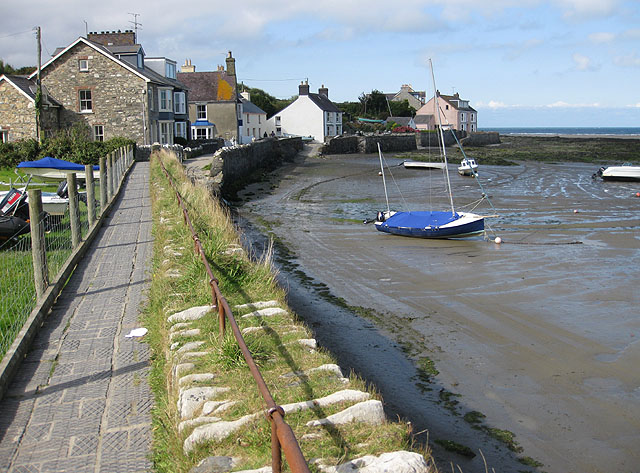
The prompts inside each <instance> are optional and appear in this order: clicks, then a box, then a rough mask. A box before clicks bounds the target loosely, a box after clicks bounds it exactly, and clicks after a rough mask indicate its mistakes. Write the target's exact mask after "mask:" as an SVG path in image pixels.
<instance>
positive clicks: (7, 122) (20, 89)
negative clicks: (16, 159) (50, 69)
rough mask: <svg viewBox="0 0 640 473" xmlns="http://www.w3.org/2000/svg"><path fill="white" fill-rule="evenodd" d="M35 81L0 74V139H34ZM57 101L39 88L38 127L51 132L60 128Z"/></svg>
mask: <svg viewBox="0 0 640 473" xmlns="http://www.w3.org/2000/svg"><path fill="white" fill-rule="evenodd" d="M36 90H37V89H36V82H35V80H29V79H27V78H26V77H23V76H16V75H8V74H7V75H2V76H0V142H2V143H6V142H9V141H17V140H24V139H29V138H33V139H37V137H38V133H37V130H36V110H35V109H36V105H35V104H36ZM60 108H61V107H60V103H58V101H56V100H55V99H54V98H53V97H51V96H50V95H49V93H48V90H47V88H46V87H42V113H41V115H40V129H41V130H42V132H43V133H44V134H45V136H47V135H51V134H52V133H54V132H55V131H56V130H58V128H59V123H60Z"/></svg>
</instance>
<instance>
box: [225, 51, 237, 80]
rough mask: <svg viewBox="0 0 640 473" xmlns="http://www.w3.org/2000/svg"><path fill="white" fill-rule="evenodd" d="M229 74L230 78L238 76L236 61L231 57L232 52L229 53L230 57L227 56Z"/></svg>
mask: <svg viewBox="0 0 640 473" xmlns="http://www.w3.org/2000/svg"><path fill="white" fill-rule="evenodd" d="M227 74H228V75H230V76H235V75H236V60H235V58H234V57H233V56H232V55H231V51H229V55H228V56H227Z"/></svg>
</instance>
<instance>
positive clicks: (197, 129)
mask: <svg viewBox="0 0 640 473" xmlns="http://www.w3.org/2000/svg"><path fill="white" fill-rule="evenodd" d="M203 132H204V133H203ZM200 135H204V136H200ZM191 137H192V138H193V139H194V140H210V139H212V138H213V127H212V126H206V127H205V126H192V127H191Z"/></svg>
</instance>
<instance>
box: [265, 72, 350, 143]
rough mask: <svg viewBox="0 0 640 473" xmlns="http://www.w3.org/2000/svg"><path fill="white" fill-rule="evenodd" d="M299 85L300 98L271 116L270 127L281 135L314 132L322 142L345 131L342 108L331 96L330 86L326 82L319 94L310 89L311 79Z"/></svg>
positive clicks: (304, 134) (300, 134)
mask: <svg viewBox="0 0 640 473" xmlns="http://www.w3.org/2000/svg"><path fill="white" fill-rule="evenodd" d="M298 88H299V94H298V98H297V99H296V100H295V101H294V102H293V103H291V104H290V105H289V106H287V107H285V108H284V109H282V110H281V111H280V112H278V113H276V114H275V115H274V116H273V117H271V118H270V119H269V120H268V122H269V127H268V130H269V131H270V130H272V129H273V130H274V131H275V133H276V135H277V136H289V135H295V136H310V137H312V138H313V139H314V140H315V141H319V142H324V140H325V139H326V138H327V137H333V136H336V135H341V134H342V112H341V111H340V109H339V108H338V107H336V106H335V104H334V103H333V102H332V101H331V100H329V89H327V88H326V87H325V86H324V85H323V86H322V87H320V88H319V89H318V93H317V94H313V93H309V83H308V82H307V81H305V82H303V83H301V84H300V85H299V86H298Z"/></svg>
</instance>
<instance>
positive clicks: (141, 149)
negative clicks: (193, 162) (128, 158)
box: [136, 138, 224, 162]
mask: <svg viewBox="0 0 640 473" xmlns="http://www.w3.org/2000/svg"><path fill="white" fill-rule="evenodd" d="M155 146H160V147H162V148H164V149H167V150H170V151H173V152H174V153H175V154H176V156H177V157H178V160H179V161H181V162H182V161H183V160H185V159H190V158H195V157H197V156H202V155H203V154H213V153H215V152H216V151H218V150H219V149H221V148H222V147H223V146H224V140H223V139H222V138H216V139H214V140H213V141H210V142H206V143H202V144H201V145H199V146H197V147H195V148H189V147H184V146H181V145H160V144H158V143H155V144H153V145H144V146H137V147H136V161H149V156H151V153H152V151H153V148H154V147H155Z"/></svg>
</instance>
